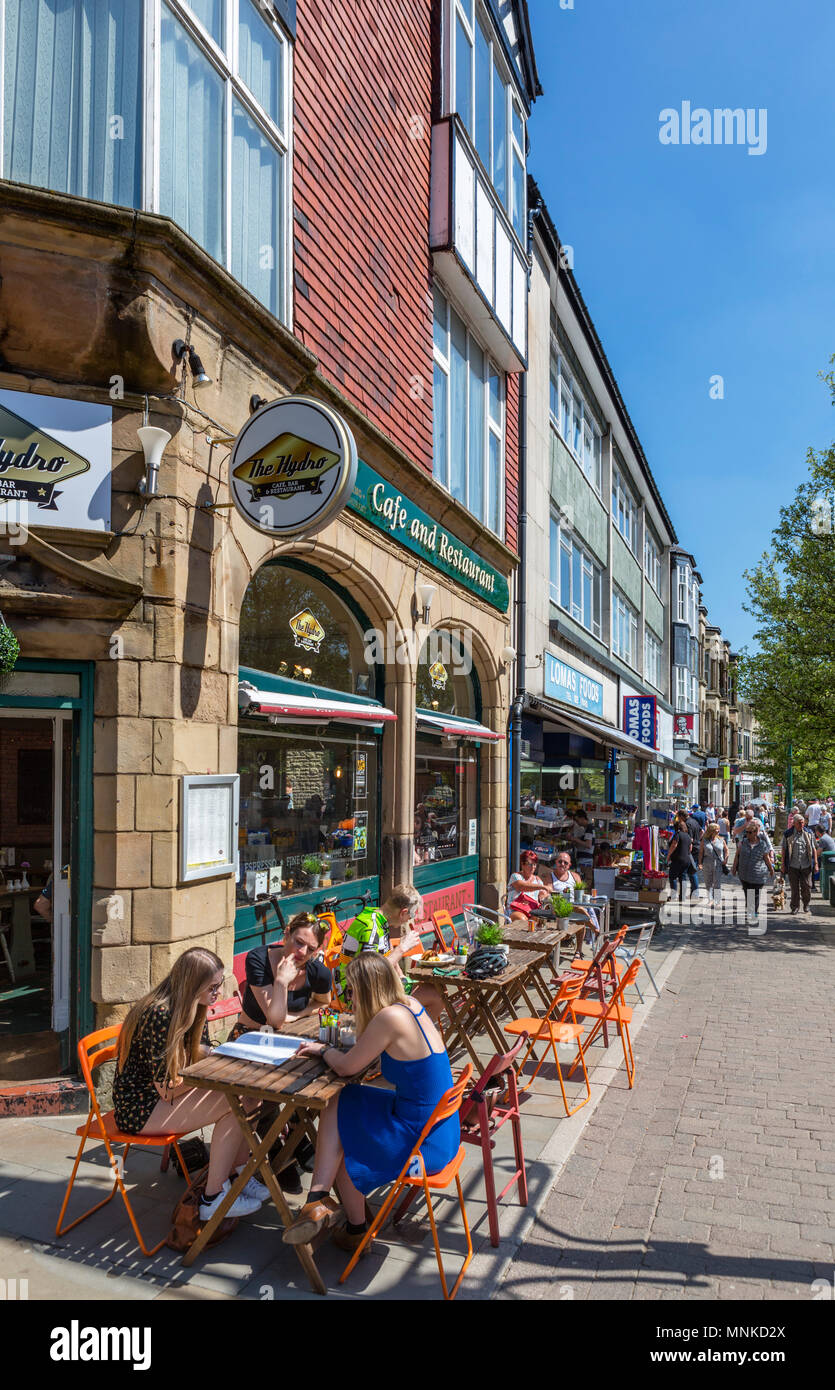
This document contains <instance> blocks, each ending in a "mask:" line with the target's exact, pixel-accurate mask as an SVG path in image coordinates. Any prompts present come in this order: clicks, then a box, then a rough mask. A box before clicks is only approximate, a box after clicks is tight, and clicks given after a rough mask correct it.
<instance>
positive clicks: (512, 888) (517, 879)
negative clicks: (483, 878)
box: [507, 849, 549, 922]
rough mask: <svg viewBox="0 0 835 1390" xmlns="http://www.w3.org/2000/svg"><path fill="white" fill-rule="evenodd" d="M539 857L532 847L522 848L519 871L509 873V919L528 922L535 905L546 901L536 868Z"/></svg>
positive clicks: (545, 894) (543, 885)
mask: <svg viewBox="0 0 835 1390" xmlns="http://www.w3.org/2000/svg"><path fill="white" fill-rule="evenodd" d="M538 863H539V859H538V857H537V855H536V853H535V851H534V850H532V849H526V850H523V851H522V853H521V854H520V856H519V872H518V874H511V875H510V882H509V883H508V885H507V910H508V912H509V913H510V918H511V921H514V922H528V921H530V915H531V912H532V910H533V909H534V908H535V907H539V906H540V905H541V904H542V903H545V902H547V901H548V896H549V895H548V892H547V890H546V888H545V884H544V883H543V882H542V879H541V878H540V877H539V875H538V873H537V871H536V869H537V864H538Z"/></svg>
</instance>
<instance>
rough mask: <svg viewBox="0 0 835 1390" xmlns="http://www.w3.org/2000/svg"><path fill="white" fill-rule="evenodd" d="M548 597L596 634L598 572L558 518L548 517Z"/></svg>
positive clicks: (600, 627) (585, 552)
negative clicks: (549, 521)
mask: <svg viewBox="0 0 835 1390" xmlns="http://www.w3.org/2000/svg"><path fill="white" fill-rule="evenodd" d="M550 546H551V553H550V590H551V599H552V601H553V602H554V603H556V604H558V605H559V607H560V608H564V609H565V611H566V612H567V613H570V614H571V617H572V618H573V619H574V621H575V622H578V623H580V624H581V626H582V627H584V628H586V629H587V631H589V632H591V633H592V634H593V635H594V636H595V637H600V635H601V630H602V625H601V596H600V593H601V571H600V567H599V565H597V564H595V562H594V560H593V559H592V557H591V556H590V555H589V554H588V552H587V551H586V550H585V549H584V548H583V546H581V545H580V544H579V543H578V542H577V541H576V540H575V539H574V538H573V536H572V535H571V534H570V532H568V531H567V530H566V528H565V526H564V525H563V524H562V522H560V520H559V519H558V518H557V517H555V516H552V517H551V531H550Z"/></svg>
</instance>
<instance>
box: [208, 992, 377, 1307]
mask: <svg viewBox="0 0 835 1390" xmlns="http://www.w3.org/2000/svg"><path fill="white" fill-rule="evenodd" d="M342 1021H343V1022H344V1021H346V1020H345V1019H344V1018H343V1020H342ZM318 1030H319V1020H318V1018H316V1017H315V1016H310V1017H308V1018H304V1019H300V1020H299V1021H298V1022H296V1023H288V1024H287V1025H286V1026H285V1027H283V1028H282V1029H281V1032H282V1033H288V1034H292V1035H294V1036H297V1037H305V1038H315V1037H317V1035H318ZM183 1077H184V1078H185V1080H187V1081H188V1083H189V1084H190V1085H191V1086H196V1087H197V1088H198V1089H200V1090H207V1091H221V1092H223V1094H224V1095H225V1096H226V1099H227V1101H228V1102H229V1106H230V1108H231V1110H232V1113H233V1114H234V1116H235V1118H236V1120H237V1121H238V1124H239V1126H240V1129H241V1134H242V1135H243V1137H244V1139H245V1140H246V1142H247V1145H248V1146H249V1150H250V1155H251V1156H250V1158H249V1159H248V1160H247V1162H246V1164H245V1166H244V1167H243V1168H242V1169H241V1172H240V1173H239V1174H238V1176H237V1177H236V1178H234V1179H231V1186H230V1189H229V1191H228V1192H227V1194H226V1196H225V1197H224V1199H223V1201H222V1202H221V1203H220V1205H219V1206H218V1208H217V1210H216V1211H215V1212H214V1213H213V1214H212V1216H211V1217H210V1219H209V1220H208V1221H207V1222H206V1224H205V1225H204V1226H203V1229H202V1230H201V1232H200V1234H199V1236H198V1237H197V1239H196V1241H194V1243H193V1245H191V1246H190V1247H189V1249H188V1250H187V1251H186V1254H185V1255H184V1257H183V1264H185V1265H191V1264H193V1263H194V1261H195V1260H196V1259H197V1256H198V1255H199V1254H201V1252H202V1251H203V1250H204V1249H205V1248H206V1245H207V1244H208V1242H209V1240H210V1239H211V1237H212V1235H213V1234H214V1232H215V1230H216V1229H217V1227H218V1226H219V1225H220V1223H221V1221H222V1220H223V1218H224V1216H225V1215H226V1212H227V1211H228V1209H229V1207H230V1206H231V1205H232V1203H233V1202H234V1200H235V1198H236V1197H237V1196H238V1194H239V1192H241V1191H242V1190H243V1188H244V1187H245V1186H246V1184H247V1183H248V1182H249V1179H250V1178H251V1177H252V1176H253V1174H256V1173H257V1174H258V1176H259V1177H260V1178H261V1180H262V1182H264V1183H265V1184H266V1186H267V1187H268V1188H269V1191H270V1196H271V1197H272V1199H273V1203H274V1205H275V1207H276V1209H277V1211H278V1214H279V1216H280V1217H281V1220H282V1223H283V1225H284V1226H285V1227H286V1226H289V1225H290V1223H291V1221H292V1220H293V1219H294V1218H293V1212H292V1211H291V1210H290V1207H289V1206H288V1203H287V1199H286V1197H285V1196H284V1193H283V1192H282V1190H281V1188H280V1187H279V1185H278V1182H277V1180H276V1176H275V1172H274V1171H273V1169H272V1167H271V1166H270V1162H269V1153H270V1149H271V1148H272V1147H273V1144H274V1143H275V1142H276V1140H277V1138H278V1136H279V1135H280V1134H281V1131H282V1130H283V1129H284V1127H285V1125H287V1124H289V1122H290V1121H291V1120H292V1119H293V1118H294V1116H295V1117H297V1119H298V1123H297V1125H296V1126H295V1127H294V1128H293V1130H292V1132H291V1134H290V1137H289V1139H288V1140H287V1142H286V1144H285V1145H284V1148H283V1150H282V1153H281V1162H280V1164H279V1165H278V1167H279V1171H280V1170H281V1168H283V1167H285V1165H286V1164H287V1163H289V1161H290V1160H291V1158H292V1157H293V1154H294V1153H295V1150H296V1148H297V1146H298V1144H299V1143H300V1141H301V1139H302V1136H303V1135H305V1134H306V1135H307V1136H308V1137H309V1138H311V1139H312V1140H313V1141H314V1142H315V1138H316V1135H315V1130H314V1128H313V1120H314V1118H315V1117H316V1116H317V1115H318V1114H319V1112H320V1111H321V1110H323V1109H324V1108H325V1106H326V1105H327V1103H328V1101H329V1100H332V1099H333V1097H334V1096H338V1095H339V1093H340V1091H341V1090H342V1088H343V1087H344V1086H347V1085H350V1084H351V1082H354V1081H359V1080H360V1075H357V1076H352V1077H340V1076H336V1074H335V1073H334V1072H332V1071H331V1070H330V1069H329V1068H328V1067H327V1066H325V1064H324V1062H322V1061H321V1059H320V1058H319V1057H293V1058H291V1059H290V1060H289V1061H288V1062H285V1063H284V1064H283V1065H282V1066H279V1067H270V1066H267V1065H266V1064H265V1063H263V1062H247V1061H244V1060H243V1059H241V1058H237V1057H224V1056H222V1055H220V1054H219V1053H217V1052H215V1053H212V1055H211V1056H210V1057H204V1058H203V1059H202V1061H200V1062H195V1064H194V1066H191V1067H187V1068H186V1069H185V1071H184V1072H183ZM241 1097H247V1098H251V1099H253V1100H261V1101H268V1102H269V1103H270V1104H271V1105H275V1106H277V1107H278V1112H277V1114H276V1116H275V1118H274V1119H273V1121H272V1123H271V1124H270V1126H269V1129H268V1130H267V1133H266V1134H265V1136H264V1137H263V1139H262V1138H260V1137H259V1136H258V1134H256V1132H255V1130H254V1128H253V1125H252V1122H251V1120H252V1119H253V1118H254V1117H250V1116H248V1115H247V1114H246V1112H245V1111H244V1108H243V1105H242V1104H241ZM293 1249H294V1250H295V1251H296V1254H297V1255H298V1258H299V1260H300V1261H301V1263H302V1266H303V1267H304V1270H305V1273H306V1274H307V1277H308V1279H309V1280H310V1285H311V1288H313V1289H314V1290H315V1292H316V1293H321V1294H324V1293H327V1288H326V1286H325V1283H324V1281H323V1279H322V1276H321V1275H320V1273H319V1271H318V1269H317V1268H316V1262H315V1260H314V1258H313V1250H312V1247H311V1246H310V1245H294V1246H293Z"/></svg>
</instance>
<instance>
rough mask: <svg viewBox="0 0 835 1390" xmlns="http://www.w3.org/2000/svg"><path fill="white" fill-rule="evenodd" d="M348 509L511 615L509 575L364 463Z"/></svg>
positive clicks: (359, 470)
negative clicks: (508, 611) (495, 566)
mask: <svg viewBox="0 0 835 1390" xmlns="http://www.w3.org/2000/svg"><path fill="white" fill-rule="evenodd" d="M348 506H349V507H350V508H351V511H354V512H357V513H358V515H359V516H363V517H365V519H366V521H370V522H371V524H372V526H376V527H378V528H379V530H381V531H386V532H388V534H389V535H391V536H394V537H395V539H396V540H398V541H399V542H400V544H401V545H404V546H405V547H406V549H407V550H411V551H413V553H414V554H415V555H419V556H420V557H421V559H422V560H426V561H428V562H429V564H431V565H434V566H435V569H438V570H441V572H442V573H443V574H448V575H450V577H451V578H453V579H456V580H457V581H458V583H459V584H463V586H464V588H465V589H469V590H470V592H471V593H473V594H477V595H478V597H479V598H483V599H486V601H487V602H488V603H490V604H492V605H493V607H494V608H497V609H498V610H499V612H500V613H506V612H507V606H508V602H509V598H510V596H509V593H508V587H507V580H506V579H505V577H504V575H503V574H500V573H499V571H498V570H496V569H494V568H493V566H492V565H488V563H487V561H486V560H483V559H482V558H481V556H480V555H478V554H476V552H475V551H474V550H471V549H470V547H469V546H467V545H464V543H463V541H459V540H458V539H457V538H456V537H455V536H452V535H450V533H449V532H448V531H445V530H444V528H443V526H441V524H440V522H438V521H435V520H433V518H432V517H431V516H429V515H428V513H427V512H425V511H423V510H422V508H420V507H418V506H416V505H415V503H414V502H412V501H410V499H409V498H408V497H404V496H403V494H402V493H400V492H397V490H396V489H395V488H393V487H392V486H391V484H390V483H387V482H386V480H385V478H381V477H380V475H379V473H375V472H374V469H373V468H369V466H368V464H367V463H363V461H362V459H360V460H359V463H358V465H357V478H356V482H355V483H354V490H353V492H352V493H351V495H350V497H349V498H348Z"/></svg>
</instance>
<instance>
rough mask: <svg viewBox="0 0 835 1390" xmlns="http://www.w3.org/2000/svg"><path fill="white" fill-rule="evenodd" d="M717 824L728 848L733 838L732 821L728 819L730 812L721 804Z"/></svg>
mask: <svg viewBox="0 0 835 1390" xmlns="http://www.w3.org/2000/svg"><path fill="white" fill-rule="evenodd" d="M716 826H717V829H718V831H719V834H720V835H721V836H722V839H723V840H724V841H725V849H726V850H727V848H728V842H729V841H730V838H731V823H730V821H729V820H728V813H727V811H726V810H725V807H724V806H720V808H719V815H718V816H717V817H716Z"/></svg>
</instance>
